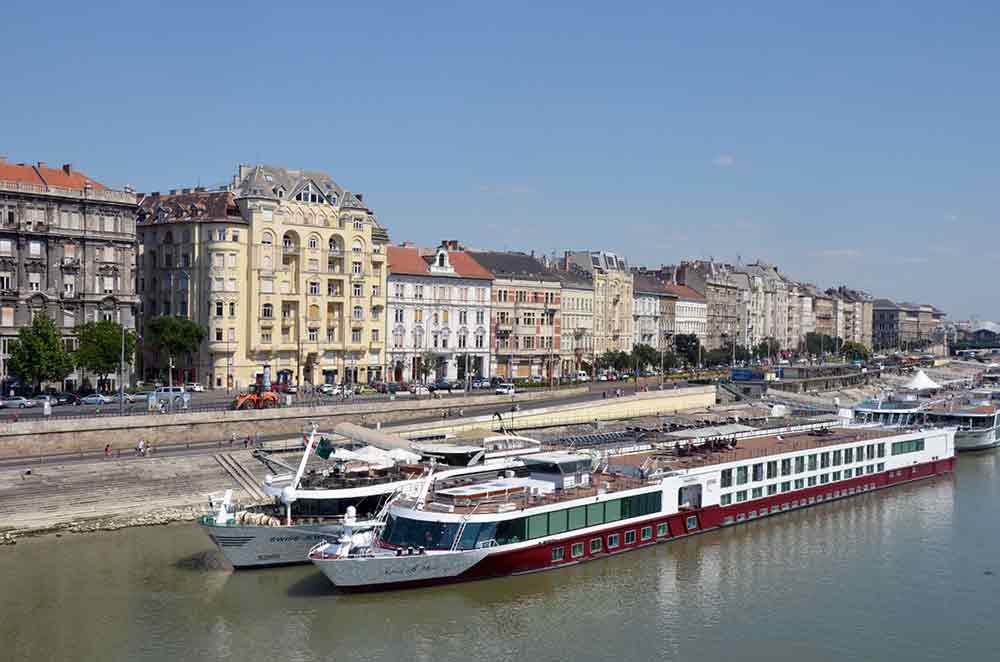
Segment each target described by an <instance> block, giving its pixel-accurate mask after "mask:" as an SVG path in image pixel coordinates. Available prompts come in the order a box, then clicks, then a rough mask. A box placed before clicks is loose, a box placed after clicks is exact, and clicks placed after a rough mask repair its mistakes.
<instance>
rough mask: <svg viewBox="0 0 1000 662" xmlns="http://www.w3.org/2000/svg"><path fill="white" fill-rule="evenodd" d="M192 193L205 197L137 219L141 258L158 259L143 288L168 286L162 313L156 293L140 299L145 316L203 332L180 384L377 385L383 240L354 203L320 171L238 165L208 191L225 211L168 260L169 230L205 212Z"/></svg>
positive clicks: (147, 203)
mask: <svg viewBox="0 0 1000 662" xmlns="http://www.w3.org/2000/svg"><path fill="white" fill-rule="evenodd" d="M195 192H197V193H199V194H201V195H205V194H207V193H208V192H206V191H203V190H202V191H181V192H180V193H178V192H177V191H174V192H172V193H171V195H170V196H160V195H159V194H152V195H150V196H146V197H145V198H144V199H143V203H142V210H141V211H140V228H141V229H140V238H141V239H142V241H143V250H144V252H145V253H148V252H149V251H157V250H158V251H159V253H158V254H157V255H156V256H155V258H154V259H150V258H149V257H148V256H145V255H144V260H143V269H144V278H145V283H144V284H145V285H146V286H147V287H149V286H151V285H152V284H153V279H158V283H157V286H156V287H154V289H153V291H154V292H155V291H158V290H157V287H158V288H159V291H162V288H163V287H164V286H163V282H164V279H168V282H170V283H172V286H171V287H172V288H173V295H172V297H173V298H172V303H171V306H172V307H171V308H170V309H169V311H168V310H167V309H165V308H163V307H162V303H161V302H160V301H161V298H162V297H161V296H160V295H158V294H157V295H153V296H147V297H146V299H147V301H148V308H149V310H148V311H147V315H156V314H180V315H184V316H188V315H191V316H192V317H194V318H195V319H196V321H198V320H202V319H205V320H206V321H207V324H205V326H208V327H209V328H208V337H207V338H206V341H205V343H204V345H203V347H202V349H201V352H200V353H199V356H198V357H197V360H196V361H195V363H196V365H194V366H189V367H188V369H190V370H192V371H194V372H192V373H190V374H189V375H188V376H187V377H185V378H189V379H196V380H198V381H202V382H204V383H206V384H208V385H210V386H211V387H213V388H225V387H227V385H231V386H233V387H237V388H239V387H243V386H245V385H246V384H248V383H250V382H253V381H256V380H259V379H261V378H262V377H263V375H264V372H265V369H269V370H270V373H271V378H272V379H273V380H275V381H278V382H288V383H311V384H320V383H341V382H345V383H366V382H370V381H374V380H377V379H380V378H381V377H382V375H383V371H384V363H385V338H384V333H385V301H386V299H385V287H386V276H387V272H388V269H387V267H386V255H385V249H386V246H387V244H388V240H389V237H388V233H387V232H386V230H385V228H383V227H382V225H381V224H380V223H379V222H378V220H377V219H376V217H375V215H374V213H373V212H372V211H371V210H370V209H369V208H368V207H366V206H365V205H364V203H363V201H362V198H361V195H360V194H353V193H351V192H350V191H347V190H345V189H343V188H341V187H340V186H339V185H338V184H337V183H336V182H334V181H333V180H332V179H331V178H330V176H329V175H327V174H325V173H322V172H310V171H301V170H288V169H284V168H277V167H273V166H265V165H255V166H248V165H241V166H240V167H239V169H238V172H237V174H236V176H235V177H234V178H233V181H232V183H231V184H230V185H229V186H228V187H227V188H226V190H225V191H221V192H215V193H224V194H225V195H226V196H227V197H226V202H225V204H222V203H218V202H217V203H215V210H214V211H213V212H212V213H211V214H209V215H210V216H212V218H211V219H209V218H208V216H206V218H205V221H206V222H196V223H188V225H190V226H191V228H190V229H191V232H190V233H187V234H184V231H183V230H181V233H182V234H181V244H180V245H179V246H177V247H176V248H172V249H170V252H169V255H170V258H169V260H168V261H166V262H164V260H166V259H167V258H166V253H165V252H164V251H165V249H163V248H162V247H161V246H160V244H161V242H163V241H164V240H165V238H166V237H165V233H166V229H167V228H168V227H174V226H178V225H181V226H182V225H185V222H190V221H195V220H196V219H198V218H199V216H200V215H201V214H203V213H204V214H208V210H207V209H206V210H205V211H202V210H201V209H200V208H199V206H198V204H195V205H194V207H192V206H191V205H190V204H188V202H187V200H184V199H183V196H185V195H191V194H193V193H195ZM178 196H180V197H178ZM206 204H207V202H206ZM234 206H235V207H234ZM221 209H224V210H225V211H221ZM171 240H172V241H173V242H175V243H176V242H177V241H178V238H177V232H176V231H173V233H172V237H171ZM185 255H187V256H188V257H187V258H185V257H184V256H185ZM185 260H187V264H189V265H190V266H185ZM154 300H155V301H157V304H156V305H155V307H154V304H153V303H152V302H153V301H154ZM178 300H180V301H181V302H185V303H186V306H185V307H184V308H183V309H182V308H178V307H177V303H176V302H177V301H178ZM188 310H190V311H194V312H192V313H189V312H188ZM206 311H207V312H206ZM199 323H201V322H199Z"/></svg>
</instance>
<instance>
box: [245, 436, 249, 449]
mask: <svg viewBox="0 0 1000 662" xmlns="http://www.w3.org/2000/svg"><path fill="white" fill-rule="evenodd" d="M243 448H250V435H247V438H246V439H244V440H243Z"/></svg>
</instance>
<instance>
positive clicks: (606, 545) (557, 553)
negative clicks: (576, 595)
mask: <svg viewBox="0 0 1000 662" xmlns="http://www.w3.org/2000/svg"><path fill="white" fill-rule="evenodd" d="M685 526H686V527H687V531H688V532H692V531H696V530H697V529H698V516H697V515H690V516H688V518H687V520H686V521H685ZM669 533H670V532H669V529H668V527H667V523H666V522H660V523H659V524H657V525H656V537H657V538H666V537H668V536H669ZM624 536H625V543H624V544H625V545H634V544H635V540H636V530H635V529H631V530H629V531H626V532H625V534H624ZM652 539H653V527H652V526H644V527H642V528H641V529H639V541H640V542H649V541H650V540H652ZM621 545H622V538H621V534H618V533H610V534H608V535H607V536H602V537H597V538H591V539H590V541H589V542H588V543H586V547H589V549H590V553H591V554H598V553H600V552H602V551H604V550H605V549H606V550H607V551H609V552H610V551H613V550H615V549H618V548H619V547H620V546H621ZM584 550H585V543H583V542H575V543H573V544H572V545H571V546H570V551H569V554H570V558H573V559H578V558H580V557H581V556H583V554H584ZM565 559H566V548H565V547H553V548H552V562H553V563H557V562H559V561H563V560H565Z"/></svg>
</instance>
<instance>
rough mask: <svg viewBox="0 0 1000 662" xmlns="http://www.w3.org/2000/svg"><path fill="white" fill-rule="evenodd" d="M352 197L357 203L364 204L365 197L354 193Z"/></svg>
mask: <svg viewBox="0 0 1000 662" xmlns="http://www.w3.org/2000/svg"><path fill="white" fill-rule="evenodd" d="M354 197H355V198H357V199H358V202H364V201H365V196H364V194H363V193H355V194H354Z"/></svg>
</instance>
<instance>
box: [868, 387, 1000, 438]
mask: <svg viewBox="0 0 1000 662" xmlns="http://www.w3.org/2000/svg"><path fill="white" fill-rule="evenodd" d="M997 399H1000V397H991V396H990V394H989V393H988V392H985V391H973V392H971V393H970V394H968V395H967V396H965V397H952V398H948V397H937V398H933V399H921V398H917V397H915V396H909V395H906V396H898V395H890V396H887V397H885V398H881V399H870V400H865V401H864V402H862V403H860V404H859V405H856V406H855V407H854V420H855V421H856V422H859V423H879V424H881V425H894V426H904V427H905V426H910V425H930V426H935V427H954V428H957V430H958V431H957V432H956V433H955V449H956V450H958V451H976V450H985V449H988V448H996V447H997V446H1000V409H998V407H997V405H996V400H997Z"/></svg>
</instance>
